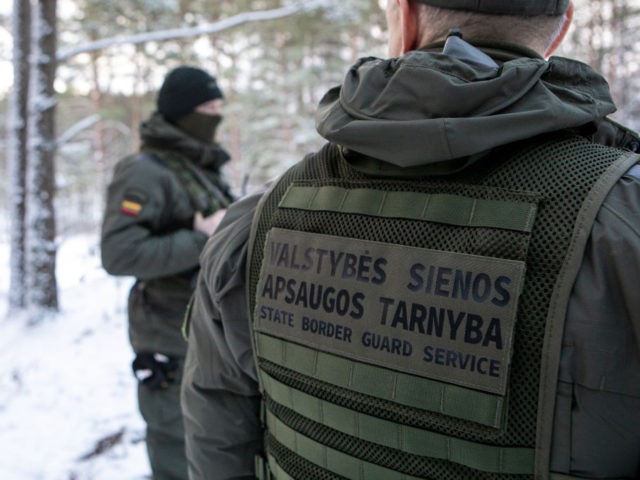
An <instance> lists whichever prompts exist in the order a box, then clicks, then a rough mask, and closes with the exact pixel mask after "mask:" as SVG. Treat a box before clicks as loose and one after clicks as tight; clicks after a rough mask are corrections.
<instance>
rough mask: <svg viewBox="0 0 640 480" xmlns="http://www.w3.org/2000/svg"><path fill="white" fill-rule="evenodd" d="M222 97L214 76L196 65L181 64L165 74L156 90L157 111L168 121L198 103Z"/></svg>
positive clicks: (188, 111) (182, 114)
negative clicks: (160, 85)
mask: <svg viewBox="0 0 640 480" xmlns="http://www.w3.org/2000/svg"><path fill="white" fill-rule="evenodd" d="M217 98H223V95H222V91H221V90H220V87H219V86H218V83H217V82H216V79H215V77H213V76H211V75H210V74H208V73H207V72H205V71H204V70H202V69H200V68H197V67H190V66H181V67H177V68H175V69H174V70H172V71H171V72H169V73H168V74H167V76H166V77H165V79H164V82H163V83H162V87H160V91H159V92H158V99H157V107H158V112H159V113H160V114H161V115H162V116H163V117H164V118H165V119H166V120H168V121H169V122H172V123H173V122H175V121H176V120H178V119H179V118H180V117H182V116H184V115H186V114H188V113H191V112H192V111H193V110H194V109H195V108H196V107H197V106H198V105H201V104H203V103H205V102H208V101H210V100H215V99H217Z"/></svg>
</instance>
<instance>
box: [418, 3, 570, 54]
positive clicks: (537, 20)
mask: <svg viewBox="0 0 640 480" xmlns="http://www.w3.org/2000/svg"><path fill="white" fill-rule="evenodd" d="M418 7H419V8H420V26H421V32H422V35H423V36H422V38H421V42H422V45H421V46H423V45H427V44H429V43H433V42H437V41H440V40H444V39H445V38H446V37H447V35H448V34H449V32H450V30H451V29H452V28H459V29H460V30H461V32H462V35H463V38H467V39H474V40H490V41H499V42H507V43H514V44H518V45H522V46H525V47H528V48H531V49H533V50H535V51H537V52H539V53H541V54H544V53H545V52H546V50H547V49H548V48H549V47H550V46H551V43H552V42H553V40H554V38H555V37H556V35H557V34H558V33H559V32H560V30H561V28H562V24H563V20H564V18H565V15H564V14H563V15H553V16H550V15H537V16H534V17H530V16H529V17H524V16H515V15H492V14H485V13H477V12H470V11H464V10H451V9H446V8H439V7H434V6H431V5H425V4H420V5H418Z"/></svg>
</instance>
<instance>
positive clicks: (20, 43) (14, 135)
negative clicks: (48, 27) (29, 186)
mask: <svg viewBox="0 0 640 480" xmlns="http://www.w3.org/2000/svg"><path fill="white" fill-rule="evenodd" d="M12 33H13V39H14V40H13V90H12V91H11V97H10V100H9V111H10V121H9V178H10V180H9V182H10V184H9V188H10V192H11V193H10V197H11V201H10V202H9V203H10V205H9V209H10V214H9V215H10V219H11V260H10V269H11V271H10V274H9V275H10V277H9V313H12V312H13V311H15V310H16V309H20V308H23V307H24V306H25V305H26V296H25V292H26V288H25V287H26V277H25V233H26V232H25V222H26V217H25V206H26V198H25V196H26V175H27V113H28V98H29V53H30V47H31V3H30V2H25V1H22V0H13V17H12Z"/></svg>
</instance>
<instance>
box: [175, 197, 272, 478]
mask: <svg viewBox="0 0 640 480" xmlns="http://www.w3.org/2000/svg"><path fill="white" fill-rule="evenodd" d="M258 198H259V196H253V197H249V198H247V199H244V200H241V201H239V202H237V203H235V204H233V205H232V206H231V207H230V208H229V210H228V211H227V214H226V215H225V217H224V219H223V221H222V223H221V224H220V227H219V228H218V230H217V232H216V234H215V235H214V236H213V237H212V238H211V239H210V240H209V242H208V243H207V245H206V246H205V249H204V251H203V253H202V256H201V261H200V263H201V272H200V275H199V280H198V285H197V288H196V292H195V295H194V297H193V303H192V307H191V309H190V313H189V314H188V316H189V318H188V321H189V322H190V329H189V347H188V352H187V359H186V364H185V372H184V377H183V383H182V408H183V415H184V422H185V433H186V451H187V459H188V462H189V478H190V479H191V480H205V479H206V480H218V479H220V480H222V479H245V478H246V479H249V478H254V467H253V463H254V457H255V454H256V453H257V452H258V451H260V450H261V449H262V432H261V425H260V418H259V410H260V392H259V388H258V382H257V374H256V367H255V364H254V357H253V351H252V347H251V333H250V320H249V315H248V314H247V311H246V296H245V278H244V277H245V275H244V272H245V263H246V256H247V241H248V238H249V233H250V229H251V220H252V217H253V212H254V209H255V205H256V203H257V200H258Z"/></svg>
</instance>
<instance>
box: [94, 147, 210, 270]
mask: <svg viewBox="0 0 640 480" xmlns="http://www.w3.org/2000/svg"><path fill="white" fill-rule="evenodd" d="M193 215H194V212H193V207H192V206H191V204H190V203H189V199H188V197H187V196H186V194H185V193H184V189H183V187H182V185H181V184H180V183H179V181H178V180H177V179H176V178H175V177H174V176H173V175H172V174H171V172H170V171H168V170H167V169H166V168H164V167H162V166H160V165H157V164H155V163H153V162H152V161H147V160H140V159H136V158H135V157H129V158H127V159H125V160H123V161H122V162H121V163H120V164H119V165H118V166H117V167H116V169H115V172H114V177H113V180H112V182H111V184H110V185H109V189H108V192H107V206H106V212H105V216H104V221H103V224H102V237H101V253H102V264H103V266H104V268H105V270H107V272H109V273H111V274H112V275H132V276H135V277H138V278H144V279H150V278H158V277H166V276H170V275H174V274H177V273H181V272H185V271H189V270H191V269H193V268H195V267H197V266H198V256H199V255H200V252H201V251H202V248H203V246H204V244H205V243H206V241H207V236H206V235H205V234H204V233H202V232H198V231H194V230H193V228H192V223H193Z"/></svg>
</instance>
